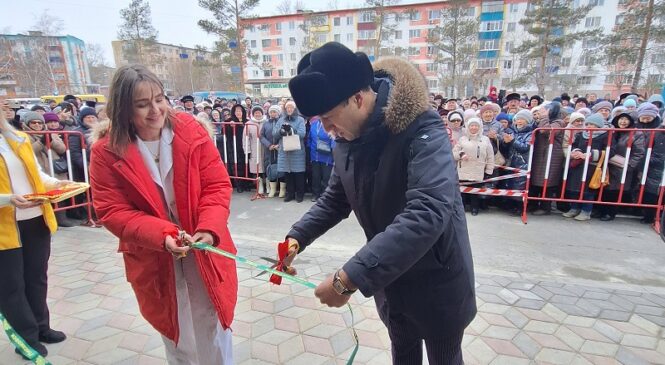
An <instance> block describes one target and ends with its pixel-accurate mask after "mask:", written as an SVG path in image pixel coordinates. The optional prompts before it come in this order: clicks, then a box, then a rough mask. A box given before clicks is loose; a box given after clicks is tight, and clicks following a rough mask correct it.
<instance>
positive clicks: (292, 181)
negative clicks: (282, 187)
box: [284, 171, 305, 200]
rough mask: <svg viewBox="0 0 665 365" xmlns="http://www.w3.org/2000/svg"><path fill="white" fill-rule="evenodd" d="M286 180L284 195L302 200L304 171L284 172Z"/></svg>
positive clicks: (303, 194)
mask: <svg viewBox="0 0 665 365" xmlns="http://www.w3.org/2000/svg"><path fill="white" fill-rule="evenodd" d="M284 179H285V180H286V197H287V198H291V199H294V198H295V199H298V200H302V199H303V197H304V196H305V172H304V171H303V172H287V173H286V174H284Z"/></svg>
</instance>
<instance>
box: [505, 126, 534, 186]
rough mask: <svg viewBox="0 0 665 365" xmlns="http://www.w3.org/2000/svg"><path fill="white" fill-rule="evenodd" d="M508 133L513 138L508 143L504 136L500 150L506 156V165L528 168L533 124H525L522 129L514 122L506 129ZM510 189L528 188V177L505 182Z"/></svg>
mask: <svg viewBox="0 0 665 365" xmlns="http://www.w3.org/2000/svg"><path fill="white" fill-rule="evenodd" d="M506 133H507V134H512V135H513V137H514V138H513V140H512V141H510V142H508V143H506V142H504V141H503V138H502V139H500V142H499V150H500V151H501V153H503V156H504V157H505V158H506V165H508V166H509V167H514V168H518V169H521V170H527V169H528V168H529V149H530V148H531V134H532V133H533V124H529V125H526V126H524V128H522V129H521V130H518V129H517V126H516V125H515V124H513V126H512V127H510V128H508V129H507V130H506ZM505 185H506V187H507V188H508V189H517V190H522V189H525V188H526V177H517V178H512V179H509V180H507V181H506V183H505Z"/></svg>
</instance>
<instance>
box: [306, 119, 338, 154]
mask: <svg viewBox="0 0 665 365" xmlns="http://www.w3.org/2000/svg"><path fill="white" fill-rule="evenodd" d="M319 141H321V143H325V144H327V145H328V146H329V147H330V152H329V153H327V152H321V151H319V150H318V149H317V148H316V146H317V145H318V143H319ZM333 148H335V141H333V139H332V138H330V135H329V134H328V133H327V132H326V130H325V129H324V128H323V124H322V123H321V120H319V119H318V118H317V119H312V122H311V126H310V128H309V150H310V156H311V160H312V162H322V163H324V164H326V165H330V166H332V164H333V154H332V150H333Z"/></svg>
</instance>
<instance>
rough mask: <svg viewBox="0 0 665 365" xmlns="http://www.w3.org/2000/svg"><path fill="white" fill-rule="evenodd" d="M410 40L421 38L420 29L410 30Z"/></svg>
mask: <svg viewBox="0 0 665 365" xmlns="http://www.w3.org/2000/svg"><path fill="white" fill-rule="evenodd" d="M409 38H420V29H411V30H409Z"/></svg>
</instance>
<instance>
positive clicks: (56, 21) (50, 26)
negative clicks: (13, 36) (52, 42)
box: [30, 9, 65, 35]
mask: <svg viewBox="0 0 665 365" xmlns="http://www.w3.org/2000/svg"><path fill="white" fill-rule="evenodd" d="M34 19H35V23H34V24H33V25H32V27H31V28H30V30H36V31H39V32H42V34H44V35H60V34H61V33H62V31H63V30H64V29H65V22H64V21H63V20H62V19H60V18H58V17H57V16H54V15H51V14H50V10H49V9H44V11H42V13H41V14H40V15H38V16H35V17H34Z"/></svg>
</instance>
